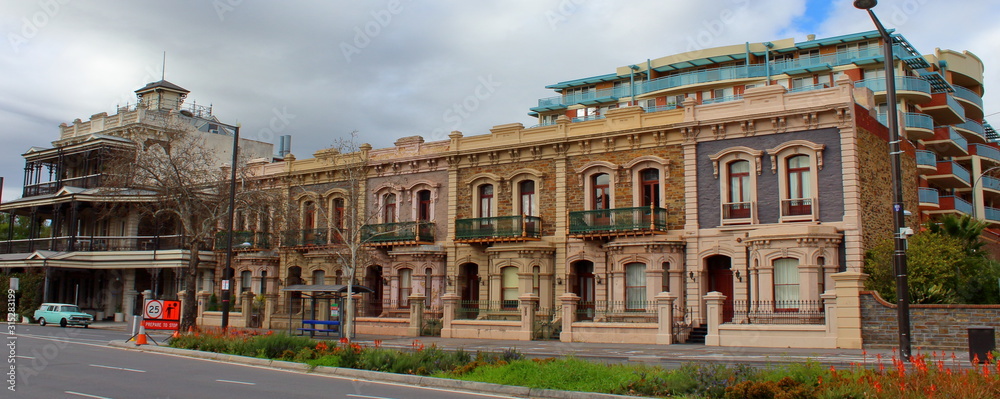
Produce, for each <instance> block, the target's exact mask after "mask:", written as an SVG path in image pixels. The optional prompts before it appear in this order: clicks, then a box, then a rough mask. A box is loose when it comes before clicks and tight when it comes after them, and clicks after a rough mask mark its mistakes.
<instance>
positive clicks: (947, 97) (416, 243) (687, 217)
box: [2, 32, 1000, 348]
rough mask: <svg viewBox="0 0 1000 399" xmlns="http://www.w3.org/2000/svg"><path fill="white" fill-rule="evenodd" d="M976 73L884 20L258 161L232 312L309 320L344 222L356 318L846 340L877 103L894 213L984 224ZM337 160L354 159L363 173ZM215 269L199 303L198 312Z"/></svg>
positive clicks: (669, 337) (995, 153) (590, 332)
mask: <svg viewBox="0 0 1000 399" xmlns="http://www.w3.org/2000/svg"><path fill="white" fill-rule="evenodd" d="M886 45H891V46H893V48H894V51H895V63H894V65H895V66H894V68H895V72H896V76H897V78H896V79H897V82H896V87H897V89H898V91H899V104H895V107H889V106H888V105H887V104H885V98H886V95H885V79H884V77H883V76H884V71H883V70H881V66H882V58H881V54H882V50H881V49H882V46H886ZM982 82H983V64H982V62H981V61H980V60H979V59H978V58H977V57H976V56H975V55H973V54H971V53H969V52H955V51H950V50H940V49H936V50H935V51H934V53H933V54H929V55H921V53H919V52H918V51H917V50H916V49H914V48H913V46H912V45H911V44H910V43H909V42H908V41H907V40H906V39H905V38H903V37H902V36H900V35H894V40H893V43H882V42H881V41H880V39H879V36H878V34H877V32H862V33H856V34H850V35H844V36H838V37H831V38H826V39H815V38H809V40H807V41H804V42H795V41H794V40H792V39H785V40H777V41H773V42H765V43H746V44H739V45H733V46H727V47H719V48H713V49H707V50H701V51H697V52H691V53H682V54H676V55H672V56H668V57H663V58H658V59H652V60H647V61H644V62H641V63H636V64H632V65H627V66H624V67H621V68H618V69H617V70H616V71H614V72H612V73H609V74H605V75H598V76H594V77H589V78H582V79H574V80H570V81H565V82H560V83H557V84H553V85H550V86H548V87H549V88H551V89H554V90H555V91H556V92H557V93H556V94H557V95H556V96H554V97H550V98H543V99H540V100H538V105H537V106H536V107H532V108H531V110H530V111H531V115H532V116H535V117H537V118H538V124H537V125H534V126H531V127H525V126H523V125H522V124H520V123H514V124H505V125H498V126H495V127H494V128H493V129H491V130H490V132H489V133H488V134H476V135H468V136H467V135H465V134H463V133H462V132H452V133H451V134H450V136H449V139H448V140H444V141H434V142H427V141H425V140H424V139H423V138H421V137H419V136H413V137H404V138H400V139H399V140H397V141H396V142H395V145H394V146H393V147H389V148H381V149H374V148H372V147H371V146H369V145H361V146H359V147H358V148H356V149H354V150H353V151H351V152H341V151H338V150H335V149H328V150H322V151H319V152H317V153H315V154H314V155H313V157H312V158H303V159H296V157H295V156H293V155H289V156H286V157H284V159H283V160H281V161H280V162H271V163H260V164H258V165H255V166H254V167H255V168H257V170H256V171H255V173H254V174H255V175H256V176H260V177H261V179H262V180H264V181H266V182H268V183H269V185H270V187H273V188H274V189H275V190H279V191H281V192H282V193H283V195H284V198H285V199H286V201H287V204H283V205H284V206H287V207H288V208H289V209H290V210H291V211H290V215H289V216H288V217H286V218H284V219H283V220H284V221H285V222H283V223H281V224H270V223H265V222H264V221H263V219H269V218H267V217H264V218H263V219H261V218H260V217H259V216H256V217H251V216H250V214H249V213H248V214H247V215H245V216H243V215H241V216H238V217H237V230H238V232H237V234H239V236H238V237H239V239H238V240H237V241H238V242H244V244H243V245H240V246H239V248H238V249H236V252H237V255H236V258H235V260H234V263H233V268H234V276H235V280H236V281H235V283H234V287H235V289H236V290H237V291H238V292H240V293H241V295H239V297H240V298H241V305H240V309H241V310H243V312H242V315H238V316H237V318H236V319H235V320H237V321H238V322H242V323H246V324H247V325H260V326H263V327H271V328H280V329H284V328H288V329H294V328H296V327H299V325H298V324H297V323H300V322H301V321H300V320H302V319H309V318H316V317H327V315H326V314H325V313H328V312H321V313H324V314H321V315H319V316H317V315H315V314H309V315H306V314H305V313H307V312H311V311H312V310H310V308H311V306H310V304H309V303H308V301H303V300H302V298H303V293H301V292H289V291H282V290H283V289H285V288H286V287H289V286H293V285H301V284H312V285H342V284H346V283H347V280H348V279H349V277H350V276H351V275H352V273H351V270H350V269H349V268H348V265H347V264H346V263H345V262H344V257H343V256H342V254H343V253H344V251H345V247H346V245H345V243H344V237H347V236H349V235H347V234H345V232H347V231H348V230H350V229H355V228H358V229H361V230H362V231H361V232H360V233H361V234H360V235H359V238H358V240H360V243H361V244H363V245H364V248H366V249H367V251H366V256H364V257H362V258H361V262H360V263H359V264H358V265H357V268H356V272H355V273H354V274H353V275H354V282H355V283H357V284H360V285H363V286H365V287H367V288H369V289H370V290H371V291H372V292H371V293H365V294H361V295H359V302H358V304H357V312H358V314H359V316H360V317H359V319H358V325H357V330H358V332H364V333H381V334H398V335H420V334H435V335H436V334H441V335H442V336H445V337H485V338H515V339H555V338H557V339H561V340H564V341H581V342H656V343H673V342H681V341H687V342H705V343H707V344H710V345H734V346H735V345H751V346H775V347H788V346H803V347H848V348H850V347H860V346H861V344H862V342H861V333H860V308H859V305H858V303H859V302H858V300H857V297H858V295H859V290H860V289H861V284H862V281H863V276H862V275H861V273H860V272H861V270H862V266H863V261H864V254H865V250H866V249H868V248H871V247H872V246H873V245H874V244H875V243H876V242H877V241H879V240H881V239H884V238H886V237H889V235H890V226H891V225H892V223H891V213H890V208H891V198H890V195H889V190H888V187H889V186H890V176H889V170H890V168H889V163H890V159H889V151H888V148H889V146H888V143H887V141H888V130H887V128H886V126H885V125H884V121H885V120H886V113H887V112H898V113H899V115H900V116H901V117H900V118H899V120H900V121H901V126H900V127H901V132H902V133H903V135H904V137H905V138H906V140H905V142H904V143H903V149H904V152H905V155H904V156H903V176H904V190H905V197H906V208H907V210H909V211H910V216H909V217H908V218H907V224H908V225H910V226H916V225H918V224H919V223H922V222H924V221H926V220H928V219H929V218H932V217H934V215H937V214H944V213H960V214H974V215H977V216H979V217H980V218H984V219H986V220H988V221H991V222H995V223H998V224H1000V213H997V212H996V209H995V208H994V206H996V205H995V203H996V202H997V201H998V200H1000V188H997V187H994V186H996V184H993V183H994V180H995V179H994V178H992V177H990V176H985V175H983V172H984V171H985V170H987V169H989V168H991V167H993V166H997V165H1000V147H998V145H997V144H996V143H995V142H994V139H995V132H994V131H993V130H992V128H991V127H990V126H989V124H988V123H986V122H985V121H984V120H983V115H984V112H983V103H982V93H983V86H982ZM64 129H65V128H64ZM29 155H30V153H29V154H28V155H26V157H28V156H29ZM347 159H364V160H366V161H365V163H364V172H365V175H364V177H363V178H362V179H360V180H359V181H354V180H352V179H351V178H350V173H347V169H349V168H350V166H348V165H351V163H350V162H347V161H345V160H347ZM976 179H981V180H982V182H983V183H982V184H981V185H976V184H973V182H974V181H976ZM355 188H357V189H358V190H360V192H361V193H362V195H360V196H352V195H351V193H352V190H353V189H355ZM26 190H27V186H26ZM25 196H26V198H28V193H27V191H26V194H25ZM20 201H24V200H23V199H22V200H20ZM15 208H17V206H16V205H10V204H4V207H3V208H2V209H3V210H5V211H6V210H12V209H15ZM18 209H20V208H18ZM349 220H361V221H362V223H357V224H354V223H349V222H348V221H349ZM139 224H141V223H139ZM352 237H353V236H352ZM216 249H219V250H220V251H217V252H216V253H217V254H218V255H220V256H221V255H222V254H223V253H224V251H221V249H225V247H224V246H222V245H218V243H217V245H216ZM74 250H75V251H77V252H74ZM136 250H138V248H136ZM79 251H80V249H74V248H70V249H69V251H64V252H58V254H59V255H58V256H66V255H65V254H67V253H69V254H74V253H78V252H79ZM14 252H17V251H14ZM18 253H20V254H23V253H25V252H18ZM28 256H29V257H30V256H35V255H28ZM219 259H221V258H219ZM13 262H14V263H16V262H20V261H13ZM36 263H37V262H36ZM6 264H8V265H9V264H11V263H10V262H9V263H6ZM18 264H20V263H18ZM216 265H217V266H216V267H215V270H214V271H206V276H207V277H206V279H205V280H206V281H205V284H204V287H202V288H204V292H203V293H201V294H199V296H198V298H197V300H198V301H199V304H200V305H201V308H202V311H201V315H202V319H201V320H202V322H203V323H208V324H212V323H217V322H218V315H217V314H216V313H214V312H209V311H206V309H207V305H208V303H209V302H210V296H211V295H212V294H213V293H215V294H218V292H219V290H218V288H219V287H218V285H215V284H212V283H211V282H212V281H217V280H218V277H219V276H221V275H222V266H221V265H222V262H216ZM213 276H214V277H213ZM135 284H136V286H135V287H134V288H133V287H129V289H130V290H132V289H139V288H141V287H139V283H138V281H136V282H135ZM253 298H256V299H255V300H251V299H253ZM254 301H256V302H257V303H260V304H263V306H252V302H254ZM247 312H251V313H253V316H251V314H250V313H247Z"/></svg>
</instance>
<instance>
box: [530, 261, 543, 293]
mask: <svg viewBox="0 0 1000 399" xmlns="http://www.w3.org/2000/svg"><path fill="white" fill-rule="evenodd" d="M541 271H542V268H540V267H538V266H534V267H532V268H531V292H533V293H535V295H541V291H540V288H541Z"/></svg>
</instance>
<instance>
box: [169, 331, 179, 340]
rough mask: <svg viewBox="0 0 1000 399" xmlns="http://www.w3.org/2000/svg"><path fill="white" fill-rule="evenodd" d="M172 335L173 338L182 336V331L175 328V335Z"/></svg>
mask: <svg viewBox="0 0 1000 399" xmlns="http://www.w3.org/2000/svg"><path fill="white" fill-rule="evenodd" d="M170 337H171V338H180V337H181V332H180V331H177V330H174V335H171V336H170Z"/></svg>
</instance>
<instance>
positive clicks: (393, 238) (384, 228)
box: [361, 222, 434, 243]
mask: <svg viewBox="0 0 1000 399" xmlns="http://www.w3.org/2000/svg"><path fill="white" fill-rule="evenodd" d="M361 241H362V242H364V243H391V242H434V223H431V222H399V223H383V224H368V225H365V226H363V227H362V228H361Z"/></svg>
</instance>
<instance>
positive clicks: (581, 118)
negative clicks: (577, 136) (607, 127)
mask: <svg viewBox="0 0 1000 399" xmlns="http://www.w3.org/2000/svg"><path fill="white" fill-rule="evenodd" d="M599 119H604V115H587V116H578V117H576V118H573V119H572V121H573V122H586V121H596V120H599Z"/></svg>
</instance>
